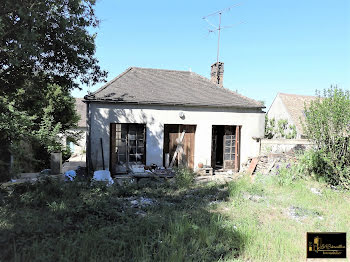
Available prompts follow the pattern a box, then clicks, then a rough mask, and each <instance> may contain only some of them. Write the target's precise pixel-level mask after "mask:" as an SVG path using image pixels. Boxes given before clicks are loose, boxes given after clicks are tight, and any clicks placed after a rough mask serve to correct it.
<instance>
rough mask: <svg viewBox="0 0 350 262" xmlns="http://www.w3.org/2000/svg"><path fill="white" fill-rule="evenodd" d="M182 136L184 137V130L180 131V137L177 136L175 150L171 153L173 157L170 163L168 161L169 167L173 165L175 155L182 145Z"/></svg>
mask: <svg viewBox="0 0 350 262" xmlns="http://www.w3.org/2000/svg"><path fill="white" fill-rule="evenodd" d="M184 137H185V130H184V131H182V133H181V136H180V138H178V141H177V146H176V150H175V153H174V155H173V159H172V160H171V163H170V166H169V167H173V165H174V163H175V160H176V157H177V155H178V153H179V151H180V148H181V147H182V145H181V143H182V140H183V139H184Z"/></svg>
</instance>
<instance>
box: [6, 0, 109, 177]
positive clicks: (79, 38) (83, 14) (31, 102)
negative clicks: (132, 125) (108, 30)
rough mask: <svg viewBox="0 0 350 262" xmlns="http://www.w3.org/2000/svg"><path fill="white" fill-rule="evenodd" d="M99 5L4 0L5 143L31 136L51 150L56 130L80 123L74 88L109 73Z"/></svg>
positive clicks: (90, 0)
mask: <svg viewBox="0 0 350 262" xmlns="http://www.w3.org/2000/svg"><path fill="white" fill-rule="evenodd" d="M94 5H95V0H3V1H1V2H0V98H1V99H0V110H1V111H0V121H1V122H0V143H1V144H2V146H3V148H7V149H8V150H10V147H11V146H14V145H16V144H18V143H19V142H20V141H23V140H26V141H35V142H34V143H39V144H40V147H41V148H40V149H38V150H41V149H42V148H45V151H46V152H48V151H50V150H52V149H53V148H55V147H57V143H56V142H57V141H56V139H57V138H56V137H57V136H56V134H57V133H64V132H66V131H67V130H68V129H69V128H71V127H73V126H74V125H76V123H77V119H78V118H77V116H76V114H74V110H75V109H74V98H72V96H71V95H70V91H71V90H72V89H74V88H79V84H81V83H83V84H95V83H97V82H99V81H104V79H105V77H106V75H107V73H106V72H105V71H103V70H101V68H100V66H99V65H98V60H97V59H96V57H95V37H96V34H94V33H91V31H92V30H93V29H94V28H96V27H97V26H98V24H99V21H98V19H97V18H96V16H95V13H94ZM8 150H7V151H8ZM0 172H1V171H0Z"/></svg>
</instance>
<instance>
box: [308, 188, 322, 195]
mask: <svg viewBox="0 0 350 262" xmlns="http://www.w3.org/2000/svg"><path fill="white" fill-rule="evenodd" d="M310 191H311V193H313V194H315V195H319V196H320V195H321V191H320V190H319V189H317V188H314V187H311V188H310Z"/></svg>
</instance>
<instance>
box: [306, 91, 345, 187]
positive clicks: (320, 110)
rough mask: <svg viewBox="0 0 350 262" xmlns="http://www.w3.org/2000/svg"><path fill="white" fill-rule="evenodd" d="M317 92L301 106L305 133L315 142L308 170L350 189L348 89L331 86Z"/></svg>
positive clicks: (334, 183) (329, 181) (331, 182)
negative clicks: (303, 114)
mask: <svg viewBox="0 0 350 262" xmlns="http://www.w3.org/2000/svg"><path fill="white" fill-rule="evenodd" d="M317 95H318V99H316V100H315V101H313V102H311V104H310V106H309V107H306V106H305V109H304V110H305V116H306V119H305V123H304V125H303V128H304V131H305V134H306V135H307V136H308V138H309V139H310V140H312V141H313V142H314V143H315V144H316V151H315V152H314V155H313V156H312V161H311V166H310V168H311V171H313V172H314V173H316V174H317V175H318V176H321V177H323V178H324V179H325V180H326V181H327V182H328V183H330V184H333V185H339V186H342V187H344V188H348V189H350V145H349V143H350V91H348V90H347V91H344V90H342V89H340V88H338V87H331V88H329V89H326V90H324V92H323V96H321V94H320V93H319V92H318V93H317Z"/></svg>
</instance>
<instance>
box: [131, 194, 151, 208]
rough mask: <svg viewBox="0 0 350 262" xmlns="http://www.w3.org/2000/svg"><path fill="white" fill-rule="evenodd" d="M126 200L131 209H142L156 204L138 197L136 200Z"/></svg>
mask: <svg viewBox="0 0 350 262" xmlns="http://www.w3.org/2000/svg"><path fill="white" fill-rule="evenodd" d="M131 199H132V200H131ZM128 200H129V201H130V204H131V207H133V208H142V207H147V206H153V205H155V204H157V200H155V199H151V198H147V197H140V198H136V199H135V198H128Z"/></svg>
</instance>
